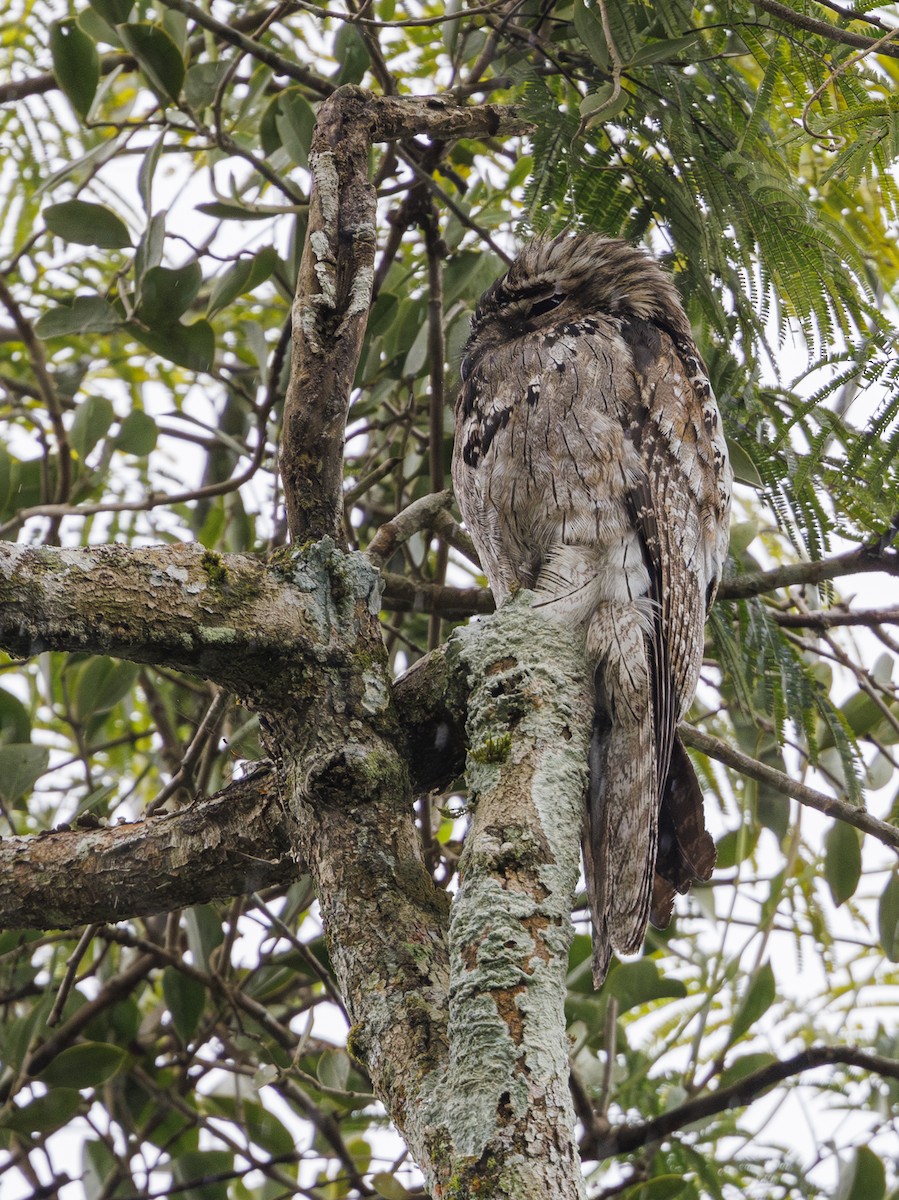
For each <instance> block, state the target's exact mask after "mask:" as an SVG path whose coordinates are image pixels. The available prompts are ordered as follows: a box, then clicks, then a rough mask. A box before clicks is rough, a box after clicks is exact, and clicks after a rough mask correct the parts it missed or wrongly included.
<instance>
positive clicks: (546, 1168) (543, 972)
mask: <svg viewBox="0 0 899 1200" xmlns="http://www.w3.org/2000/svg"><path fill="white" fill-rule="evenodd" d="M454 641H455V642H456V643H457V644H458V645H459V647H460V649H459V654H460V657H461V659H462V661H463V663H464V664H465V665H466V666H467V667H468V670H469V672H470V676H471V679H472V681H473V684H474V686H473V690H472V692H471V695H470V697H469V708H468V732H469V740H470V749H469V752H468V782H469V786H470V789H471V797H472V799H471V803H472V810H473V811H472V822H471V828H470V829H469V832H468V835H467V838H466V843H465V851H464V853H463V856H462V861H461V863H460V879H461V882H460V887H459V892H458V894H457V896H456V898H455V901H454V903H453V910H452V918H451V922H450V934H449V940H450V1021H449V1035H450V1058H449V1069H448V1075H447V1082H446V1090H445V1098H444V1105H443V1113H442V1121H443V1122H444V1123H445V1126H446V1130H447V1133H448V1136H449V1139H450V1141H451V1143H452V1145H453V1147H454V1156H455V1159H456V1164H455V1172H454V1180H455V1181H456V1182H455V1190H451V1191H450V1192H448V1193H447V1194H448V1195H452V1196H460V1197H461V1196H468V1195H469V1194H473V1193H474V1191H475V1190H476V1188H477V1189H478V1191H479V1194H484V1195H489V1196H491V1197H493V1196H496V1197H526V1196H527V1197H529V1196H555V1197H560V1198H572V1200H574V1198H576V1197H583V1196H585V1195H586V1193H585V1191H584V1184H583V1180H582V1177H581V1170H580V1165H579V1159H578V1153H577V1143H576V1139H575V1132H574V1112H573V1108H572V1104H571V1098H570V1092H569V1087H568V1075H569V1071H568V1044H567V1040H566V1034H565V1017H564V1000H565V989H566V974H567V969H568V948H569V945H570V942H571V936H572V927H571V919H570V914H571V908H572V903H573V900H574V891H575V886H576V884H577V879H578V873H579V870H580V849H581V832H582V827H583V813H584V793H585V789H586V780H587V757H588V755H587V743H588V738H589V731H590V729H591V711H592V709H591V686H590V678H589V673H588V671H587V670H586V667H585V662H584V649H583V645H582V643H581V640H580V639H579V637H578V635H577V634H576V633H572V632H571V631H570V630H568V629H564V628H562V627H560V626H559V625H558V624H555V623H553V622H551V621H549V620H547V619H546V618H545V617H543V616H542V615H540V614H539V613H538V612H536V611H535V610H534V609H533V608H531V595H530V593H524V592H522V593H520V594H519V595H518V596H517V597H516V598H515V600H514V601H513V602H512V603H511V604H509V605H506V606H505V607H504V608H503V609H502V610H501V611H500V612H499V613H497V615H496V616H495V617H493V618H491V620H490V621H488V622H485V623H484V624H483V625H482V626H480V627H475V628H468V629H463V630H457V631H456V634H455V635H454ZM451 645H452V643H451ZM468 1189H470V1191H469V1190H468Z"/></svg>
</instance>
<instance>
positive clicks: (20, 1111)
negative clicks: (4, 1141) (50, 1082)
mask: <svg viewBox="0 0 899 1200" xmlns="http://www.w3.org/2000/svg"><path fill="white" fill-rule="evenodd" d="M80 1108H81V1096H80V1095H79V1094H78V1091H77V1089H76V1088H62V1087H57V1088H52V1089H51V1090H50V1091H49V1092H47V1093H46V1094H45V1095H43V1096H38V1097H37V1098H36V1099H35V1100H32V1101H31V1103H30V1104H26V1105H25V1106H24V1107H22V1108H17V1107H10V1108H9V1109H7V1111H6V1113H5V1114H4V1115H3V1116H2V1117H0V1129H13V1130H15V1131H16V1132H17V1133H31V1134H40V1133H50V1132H52V1130H54V1129H59V1128H60V1126H62V1125H67V1124H68V1122H69V1121H71V1119H72V1117H74V1116H75V1114H76V1113H77V1112H78V1110H79V1109H80Z"/></svg>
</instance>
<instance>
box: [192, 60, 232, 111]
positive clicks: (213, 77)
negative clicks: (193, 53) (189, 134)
mask: <svg viewBox="0 0 899 1200" xmlns="http://www.w3.org/2000/svg"><path fill="white" fill-rule="evenodd" d="M228 66H229V64H228V63H227V62H224V61H219V62H202V63H194V65H193V66H192V67H189V68H188V71H187V75H186V76H185V78H184V99H185V100H186V101H187V103H188V104H189V105H190V107H191V108H194V109H196V110H197V111H201V110H202V109H204V108H208V107H209V105H210V104H211V103H212V102H213V100H214V99H215V94H216V92H217V91H218V89H219V86H220V84H221V82H222V80H223V79H224V78H225V76H226V75H227V74H228Z"/></svg>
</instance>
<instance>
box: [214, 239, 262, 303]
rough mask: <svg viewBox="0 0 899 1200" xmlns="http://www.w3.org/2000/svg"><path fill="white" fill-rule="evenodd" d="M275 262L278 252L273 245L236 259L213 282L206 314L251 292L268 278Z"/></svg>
mask: <svg viewBox="0 0 899 1200" xmlns="http://www.w3.org/2000/svg"><path fill="white" fill-rule="evenodd" d="M277 262H278V253H277V251H276V250H275V249H274V247H273V246H267V247H266V248H265V249H264V250H260V251H259V253H258V254H256V255H254V256H253V257H252V258H240V259H238V260H237V262H236V263H234V264H233V265H232V266H230V267H229V268H228V270H227V271H225V272H224V274H222V275H220V276H219V278H218V279H217V280H216V281H215V283H214V284H213V286H212V294H211V295H210V297H209V307H208V308H207V310H206V315H207V316H208V317H211V316H213V314H215V313H217V312H219V311H220V309H223V308H227V306H228V305H229V304H230V303H231V302H232V301H233V300H236V299H237V297H238V296H242V295H244V294H245V293H246V292H252V291H253V289H254V288H256V287H258V286H259V284H260V283H264V282H265V280H266V279H268V277H269V276H270V275H271V273H272V271H274V269H275V266H276V265H277Z"/></svg>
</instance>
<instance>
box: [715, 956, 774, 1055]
mask: <svg viewBox="0 0 899 1200" xmlns="http://www.w3.org/2000/svg"><path fill="white" fill-rule="evenodd" d="M775 994H776V986H775V982H774V972H773V971H772V970H771V964H770V963H767V962H766V963H763V965H762V966H761V967H759V969H758V970H757V971H756V973H755V975H754V976H753V978H752V981H751V982H750V984H749V987H748V989H747V991H746V994H745V996H744V997H743V999H742V1000H741V1001H740V1006H739V1008H738V1009H737V1014H736V1016H735V1017H734V1020H733V1024H732V1026H731V1031H730V1037H729V1038H728V1040H727V1044H728V1046H732V1045H733V1044H734V1042H736V1041H739V1039H740V1038H741V1037H742V1036H743V1034H744V1033H746V1032H747V1031H748V1030H749V1029H750V1028H751V1027H752V1026H753V1025H754V1024H755V1023H756V1021H757V1020H758V1019H759V1017H762V1016H764V1014H765V1013H766V1012H767V1011H768V1009H769V1008H770V1007H771V1005H772V1004H773V1003H774V996H775Z"/></svg>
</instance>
